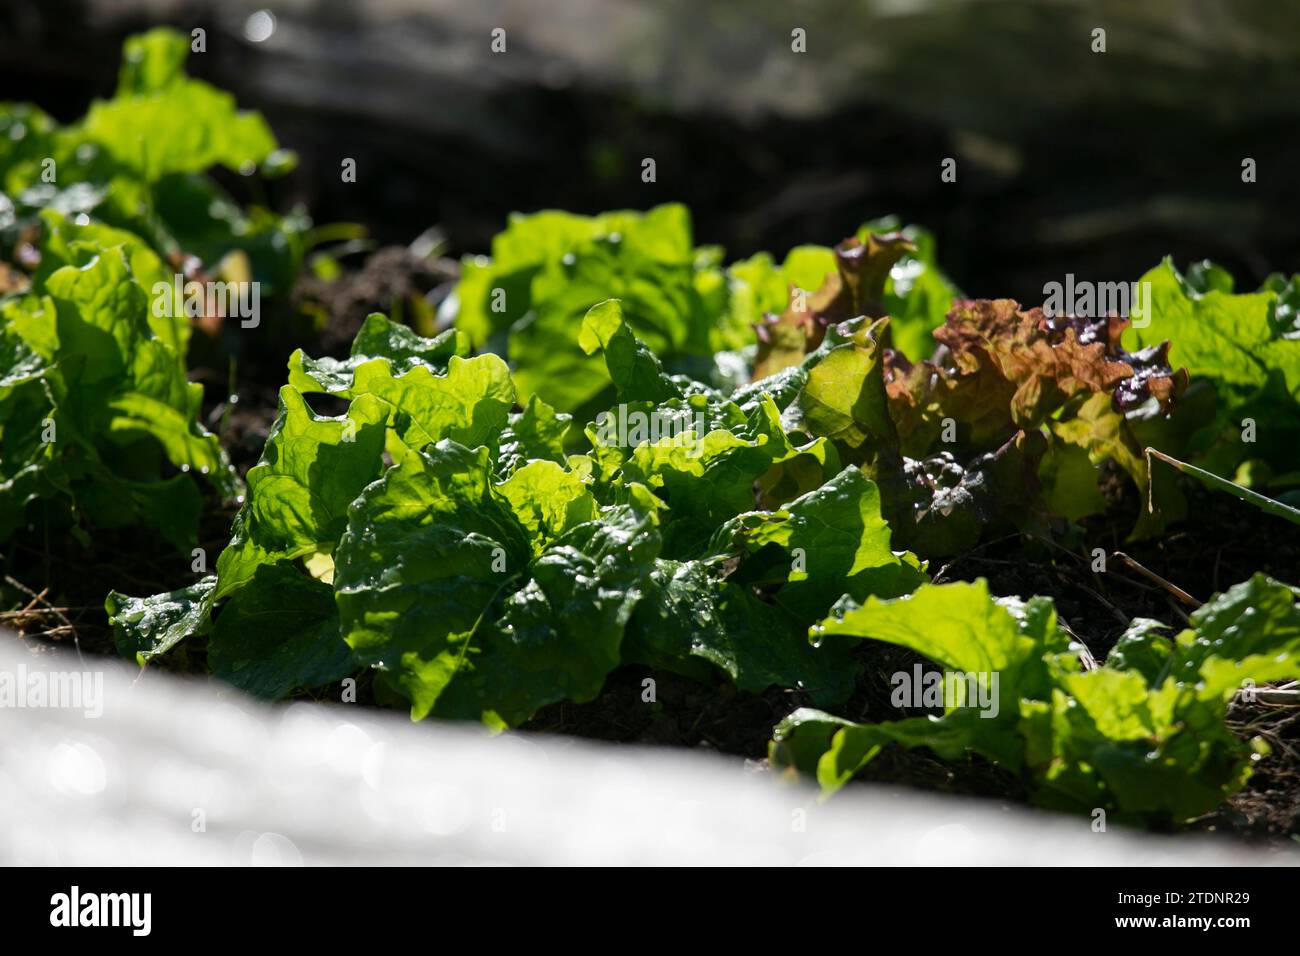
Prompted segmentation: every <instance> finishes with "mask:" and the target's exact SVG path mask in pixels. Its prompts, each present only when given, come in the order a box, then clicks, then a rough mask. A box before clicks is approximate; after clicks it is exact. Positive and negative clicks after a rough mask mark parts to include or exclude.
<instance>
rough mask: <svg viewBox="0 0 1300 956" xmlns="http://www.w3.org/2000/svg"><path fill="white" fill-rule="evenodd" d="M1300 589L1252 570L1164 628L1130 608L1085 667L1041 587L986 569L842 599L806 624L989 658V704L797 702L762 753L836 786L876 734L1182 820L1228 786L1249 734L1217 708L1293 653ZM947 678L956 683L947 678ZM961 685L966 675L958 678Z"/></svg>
mask: <svg viewBox="0 0 1300 956" xmlns="http://www.w3.org/2000/svg"><path fill="white" fill-rule="evenodd" d="M1297 597H1300V589H1296V588H1293V587H1290V586H1288V585H1285V584H1282V583H1280V582H1278V581H1274V580H1272V579H1270V578H1268V577H1266V576H1264V575H1258V574H1257V575H1255V576H1254V577H1253V578H1251V579H1250V580H1249V581H1246V582H1244V583H1242V584H1239V585H1237V586H1235V587H1233V588H1230V589H1229V590H1227V591H1225V592H1224V593H1222V594H1219V595H1216V596H1215V597H1214V598H1212V599H1211V600H1210V601H1209V602H1208V603H1207V604H1205V605H1204V606H1203V607H1201V608H1200V609H1199V610H1198V611H1196V612H1195V613H1194V614H1192V616H1191V623H1190V626H1189V627H1187V628H1186V629H1184V630H1183V631H1181V632H1180V633H1178V634H1176V635H1174V636H1172V637H1170V636H1169V635H1167V634H1166V633H1163V632H1164V631H1165V630H1166V629H1165V628H1164V627H1163V626H1162V625H1160V624H1159V623H1158V622H1154V621H1147V620H1137V621H1134V622H1133V625H1132V626H1130V628H1129V630H1128V631H1127V632H1126V633H1125V635H1124V636H1123V637H1122V638H1121V639H1120V641H1119V643H1118V644H1117V646H1116V647H1115V648H1114V650H1112V652H1111V654H1110V656H1109V658H1108V659H1107V661H1106V663H1105V664H1104V665H1102V666H1100V667H1094V668H1092V669H1086V668H1084V667H1083V665H1082V664H1081V662H1080V658H1079V655H1078V654H1077V653H1076V651H1077V650H1078V648H1077V646H1074V645H1072V642H1071V640H1070V638H1069V636H1068V635H1067V634H1066V633H1065V632H1064V631H1062V630H1061V629H1060V627H1059V626H1058V624H1057V621H1056V614H1055V611H1054V609H1053V607H1052V603H1051V601H1050V600H1048V599H1046V598H1033V599H1031V600H1029V601H1020V600H1018V599H1014V598H999V599H995V598H993V597H991V596H990V595H989V593H988V588H987V586H986V585H985V583H984V582H983V581H982V580H980V581H976V582H974V583H958V584H944V585H923V586H922V587H920V588H919V589H918V590H917V591H916V592H915V593H914V594H912V595H909V596H907V597H903V598H899V599H896V600H878V599H874V598H873V599H869V600H868V601H866V602H865V603H859V602H856V601H853V600H852V599H848V600H845V601H843V602H841V603H840V604H839V605H838V606H837V607H836V608H835V611H834V613H833V614H831V615H830V616H829V617H827V618H826V619H825V620H824V621H822V622H821V623H819V624H818V625H816V626H815V627H814V628H813V631H812V634H813V637H814V638H815V639H819V640H820V639H826V638H829V637H830V636H831V635H841V636H849V637H853V638H858V639H870V640H876V641H883V642H886V643H890V644H895V645H898V646H901V647H906V648H909V649H911V650H914V651H916V652H918V653H920V654H922V655H924V656H925V657H926V658H928V659H929V660H930V661H932V662H934V663H935V664H937V665H939V666H940V667H942V668H944V669H945V675H946V679H947V680H948V681H953V680H954V677H955V675H958V674H960V675H967V674H983V675H992V674H996V675H997V677H998V681H997V683H996V685H995V686H996V687H997V689H998V700H997V706H996V707H992V708H985V709H980V708H978V707H976V706H973V702H972V698H970V697H963V696H961V695H960V694H956V693H954V694H953V695H952V703H951V704H950V705H946V706H944V707H943V708H942V712H941V713H938V714H928V715H925V716H913V717H906V718H904V719H901V720H897V721H889V722H884V723H875V724H862V723H855V722H853V721H848V720H843V719H841V718H838V717H834V716H831V715H830V714H827V713H824V712H818V711H814V710H809V709H804V710H799V711H796V712H795V713H793V714H792V715H790V717H788V718H786V720H784V721H783V722H782V723H781V724H780V725H779V726H778V727H777V729H776V732H775V738H774V742H773V744H772V750H771V755H772V760H773V762H774V763H775V764H777V765H778V766H782V767H787V768H798V769H800V770H803V771H806V772H808V773H811V774H814V775H815V776H816V778H817V780H818V781H819V782H820V783H821V785H822V787H823V789H824V790H825V791H827V792H833V791H834V790H836V789H838V788H839V787H841V786H843V785H844V783H845V782H847V781H848V780H849V779H850V778H852V777H853V776H854V775H855V774H857V773H859V772H861V771H862V770H863V769H864V768H866V767H867V766H868V765H869V764H870V762H871V761H872V760H873V759H874V758H875V757H876V756H877V755H878V754H879V753H880V751H881V750H882V749H883V748H884V747H887V746H891V745H899V746H902V747H926V748H929V749H930V750H931V751H933V752H934V753H936V754H937V755H939V756H940V757H943V758H946V759H949V760H955V759H959V758H961V757H963V756H964V755H965V754H967V753H969V752H974V753H977V754H980V755H982V756H984V757H986V758H988V759H990V760H993V761H995V762H997V763H998V764H999V765H1000V766H1001V767H1003V768H1005V769H1007V770H1010V771H1013V772H1016V773H1019V774H1020V775H1021V776H1023V777H1024V779H1025V781H1026V783H1027V786H1028V788H1029V792H1030V795H1031V797H1032V798H1033V800H1034V801H1035V802H1037V803H1039V804H1041V805H1043V806H1047V807H1051V808H1054V809H1062V810H1070V811H1074V812H1079V813H1091V812H1093V811H1095V810H1097V809H1102V810H1106V811H1108V812H1112V813H1115V814H1117V815H1118V817H1119V818H1120V819H1126V820H1131V821H1137V822H1143V823H1159V824H1170V823H1183V822H1186V821H1189V820H1191V819H1194V818H1195V817H1197V816H1200V815H1202V814H1204V813H1206V812H1208V811H1210V810H1212V809H1214V808H1215V807H1217V806H1218V805H1219V804H1220V803H1222V802H1223V800H1224V799H1225V798H1226V797H1228V796H1230V795H1231V794H1233V793H1235V792H1236V791H1237V790H1239V789H1240V788H1241V787H1242V786H1243V785H1244V784H1245V782H1246V780H1247V779H1248V777H1249V775H1250V764H1251V762H1252V759H1253V757H1254V755H1255V754H1257V753H1259V752H1261V751H1262V750H1264V749H1266V748H1265V745H1264V744H1263V742H1262V741H1254V742H1251V743H1247V742H1243V741H1242V740H1241V739H1240V738H1238V737H1237V736H1236V735H1235V734H1234V733H1233V732H1232V731H1231V730H1230V729H1229V728H1228V727H1227V726H1226V724H1225V721H1224V718H1225V715H1226V712H1227V707H1228V704H1229V703H1230V701H1231V700H1232V698H1233V696H1234V694H1236V693H1237V692H1238V691H1242V690H1245V691H1246V692H1247V693H1249V692H1250V689H1251V688H1253V687H1254V686H1256V685H1257V684H1261V683H1263V682H1265V681H1272V680H1277V679H1279V678H1283V677H1293V676H1295V674H1296V673H1297V670H1298V669H1300V608H1297V606H1296V599H1297ZM956 683H957V684H958V687H959V688H960V687H961V686H963V685H962V684H961V682H960V681H956ZM965 686H969V685H965Z"/></svg>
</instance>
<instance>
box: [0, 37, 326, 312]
mask: <svg viewBox="0 0 1300 956" xmlns="http://www.w3.org/2000/svg"><path fill="white" fill-rule="evenodd" d="M189 52H190V39H189V37H188V36H185V35H182V34H180V33H177V32H175V31H173V30H168V29H156V30H151V31H149V32H148V33H144V34H141V35H138V36H133V37H130V38H128V39H127V41H126V43H125V45H124V47H123V53H122V65H121V69H120V71H119V74H118V84H117V90H116V92H115V93H114V94H113V96H112V97H111V98H110V99H107V100H100V101H96V102H95V103H92V104H91V106H90V109H89V110H88V111H87V113H86V115H85V116H84V117H82V118H81V119H80V120H78V121H76V122H73V123H70V124H68V125H60V124H59V123H57V122H56V121H55V120H54V119H52V118H51V117H50V116H48V115H47V114H45V113H44V112H42V111H41V110H40V109H38V108H37V107H35V106H33V105H30V104H14V103H0V239H4V240H6V242H5V244H6V245H12V244H13V243H14V242H15V241H21V237H22V235H23V231H24V228H25V227H30V226H32V225H39V220H38V219H37V214H38V213H39V212H40V211H41V210H45V209H51V210H54V211H56V212H58V213H60V214H62V215H64V216H68V217H82V216H88V217H91V218H93V219H94V220H96V221H99V222H102V223H105V224H107V225H110V226H115V227H118V228H121V229H126V230H129V231H130V232H132V233H134V234H135V235H137V236H141V237H143V238H144V239H145V241H146V242H147V243H148V244H149V245H150V246H151V247H152V248H153V249H154V251H155V252H157V253H158V254H159V255H160V256H162V257H163V259H164V260H165V261H167V262H168V263H169V264H172V265H177V266H179V265H181V264H183V262H184V260H185V259H191V258H192V259H195V260H197V261H198V262H199V263H201V264H202V267H203V269H204V270H205V271H206V272H207V273H209V274H211V273H216V272H217V271H218V270H219V269H221V268H223V265H222V261H223V259H225V258H226V257H227V256H228V255H229V254H230V253H232V252H237V253H239V256H240V257H242V258H241V261H238V262H237V261H234V260H230V261H227V262H226V263H225V265H224V268H225V269H226V270H228V271H230V272H231V275H230V278H231V279H232V280H238V281H252V280H256V281H258V282H260V283H262V285H263V286H264V287H265V288H264V291H265V292H267V293H276V292H284V291H287V290H288V287H289V285H290V284H291V283H292V281H293V278H294V276H295V275H296V273H297V270H298V265H299V263H300V260H301V257H302V252H303V246H304V242H305V230H306V228H307V226H308V222H307V220H306V218H305V217H304V216H302V215H301V214H294V215H291V216H288V217H280V216H277V215H275V214H273V213H271V212H269V211H267V210H265V209H260V208H257V207H254V208H252V209H249V210H245V209H243V208H241V207H240V206H239V205H238V204H237V203H236V202H234V201H233V200H232V199H231V197H230V196H229V195H228V194H227V193H226V192H225V190H223V189H222V188H221V187H220V186H219V185H218V184H217V182H216V181H215V180H214V179H212V178H211V177H210V176H209V175H207V173H208V171H209V170H211V169H212V168H213V167H223V168H225V169H228V170H231V171H233V172H238V173H241V174H251V173H252V172H254V171H257V170H261V171H262V172H263V173H264V174H267V175H273V174H278V173H281V172H283V171H286V170H288V169H289V168H291V167H292V165H293V163H294V158H293V155H292V154H291V153H288V152H285V151H283V150H280V149H279V148H278V146H277V143H276V140H275V137H274V135H272V133H271V130H270V127H268V126H267V124H266V121H265V120H264V119H262V117H261V116H260V115H258V114H256V113H250V112H243V111H240V110H238V109H237V108H236V106H235V101H234V98H233V97H232V96H231V95H230V94H228V93H225V92H223V91H221V90H218V89H216V88H215V87H213V86H211V85H209V84H207V83H204V82H203V81H201V80H196V79H193V78H191V77H189V76H187V75H186V74H185V69H184V67H185V60H186V58H187V56H188V54H189ZM191 268H192V267H191ZM172 271H176V270H175V269H173V270H172ZM244 273H247V274H246V275H245V274H244Z"/></svg>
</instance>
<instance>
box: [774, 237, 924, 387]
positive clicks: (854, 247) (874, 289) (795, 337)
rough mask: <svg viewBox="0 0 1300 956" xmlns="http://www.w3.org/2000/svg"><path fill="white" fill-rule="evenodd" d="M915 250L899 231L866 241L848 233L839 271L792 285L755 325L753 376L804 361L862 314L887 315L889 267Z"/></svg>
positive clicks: (837, 253)
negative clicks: (833, 331) (817, 282)
mask: <svg viewBox="0 0 1300 956" xmlns="http://www.w3.org/2000/svg"><path fill="white" fill-rule="evenodd" d="M915 251H916V247H915V246H913V245H912V243H911V242H910V241H909V240H908V239H907V238H906V237H905V236H903V235H902V234H901V233H891V234H886V235H872V234H868V235H867V236H866V239H865V241H863V240H859V239H857V238H851V239H846V240H844V241H843V242H841V243H840V244H839V245H838V246H836V247H835V268H836V271H835V272H834V273H832V274H830V275H827V276H826V278H825V281H823V282H822V284H821V286H820V287H819V288H818V289H816V291H813V290H811V289H799V288H793V287H792V288H791V291H790V300H789V304H788V305H787V307H786V310H785V311H784V312H782V313H781V315H780V316H779V317H777V316H771V315H769V316H768V317H767V318H766V319H765V320H764V321H763V322H762V324H760V325H759V326H758V328H757V333H758V354H757V357H756V359H755V365H754V377H755V378H763V377H766V376H768V375H772V374H774V373H776V372H779V371H781V370H782V369H784V368H788V367H790V366H792V365H798V364H800V363H801V362H802V361H803V359H804V356H805V355H806V354H807V353H809V352H812V351H814V350H816V348H817V347H818V346H819V345H821V343H822V339H823V338H824V337H825V335H826V330H827V329H828V328H829V327H831V326H833V325H836V324H838V323H840V322H844V321H846V320H848V319H852V318H857V317H858V316H864V315H865V316H868V317H869V318H878V317H880V316H882V315H884V306H883V302H882V300H883V297H884V292H885V282H886V280H887V279H888V278H889V270H890V269H891V268H892V267H893V266H894V264H895V263H896V262H898V260H899V259H901V258H902V257H903V256H904V255H906V254H908V253H912V252H915Z"/></svg>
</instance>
